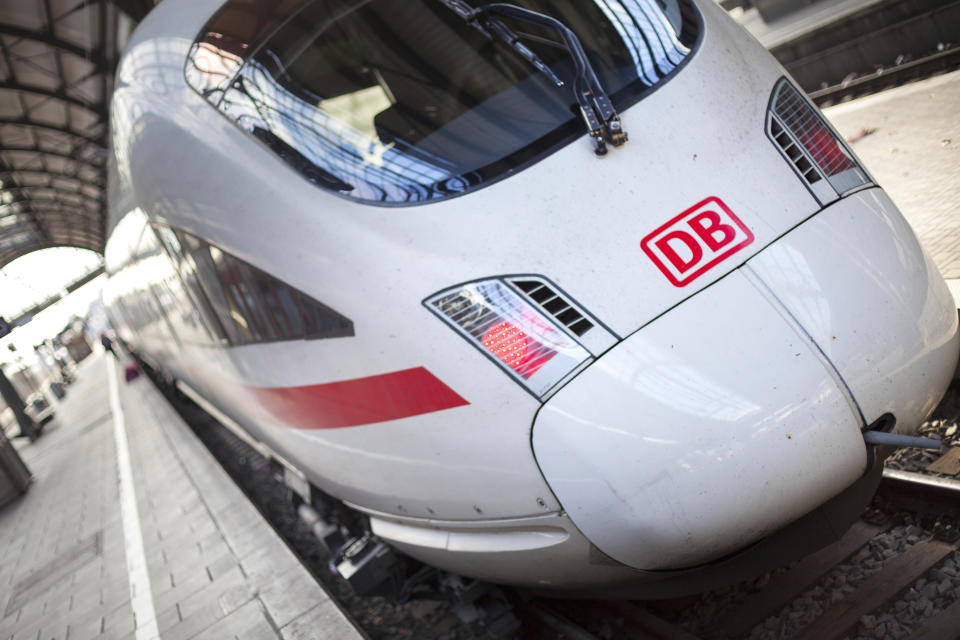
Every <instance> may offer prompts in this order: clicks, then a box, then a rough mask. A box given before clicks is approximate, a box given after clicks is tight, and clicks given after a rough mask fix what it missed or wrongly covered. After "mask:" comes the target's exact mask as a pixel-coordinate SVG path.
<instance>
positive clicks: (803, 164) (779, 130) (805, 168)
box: [770, 120, 820, 184]
mask: <svg viewBox="0 0 960 640" xmlns="http://www.w3.org/2000/svg"><path fill="white" fill-rule="evenodd" d="M770 134H771V135H772V136H773V141H774V142H776V143H777V146H779V147H780V149H781V150H782V151H783V152H784V153H785V154H787V157H788V158H790V162H792V163H793V166H794V167H796V168H797V172H798V173H799V174H800V175H801V176H803V179H804V180H806V181H807V182H808V183H809V184H813V183H814V182H816V181H817V180H820V174H819V173H817V170H816V169H814V168H813V165H812V164H810V161H809V160H807V156H805V155H804V153H803V151H801V149H800V145H798V144H797V143H796V142H794V141H793V138H792V137H790V134H789V133H787V132H786V130H784V128H783V126H782V125H781V124H780V123H779V122H777V121H776V120H771V121H770Z"/></svg>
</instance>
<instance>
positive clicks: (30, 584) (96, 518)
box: [0, 353, 365, 640]
mask: <svg viewBox="0 0 960 640" xmlns="http://www.w3.org/2000/svg"><path fill="white" fill-rule="evenodd" d="M22 440H23V439H18V444H17V448H18V449H19V450H20V455H21V457H22V458H23V459H24V462H26V464H27V466H28V467H29V468H30V470H31V471H32V472H33V475H34V481H33V484H32V486H31V487H30V488H29V490H28V491H27V493H26V494H25V495H24V496H22V497H21V498H19V499H18V500H16V501H15V502H13V503H11V504H9V505H8V506H7V507H5V508H4V509H2V510H0V640H88V639H91V638H110V639H117V640H124V639H126V638H131V639H136V640H154V639H157V638H163V639H164V640H173V639H187V638H211V639H217V640H221V639H224V638H240V639H260V638H263V639H272V638H283V639H285V640H324V639H334V638H335V639H337V640H342V639H350V638H363V637H365V636H364V635H363V634H362V632H360V631H358V630H357V629H356V628H355V627H354V625H353V623H352V622H351V621H350V619H349V618H348V617H347V615H346V614H345V613H344V612H343V611H341V610H340V608H339V607H338V605H337V604H336V603H335V602H334V601H333V600H331V599H330V598H329V596H328V595H327V593H326V592H325V591H324V590H323V589H322V588H321V587H320V586H319V585H318V583H317V582H316V580H315V579H314V578H313V577H312V576H311V575H310V573H309V572H308V571H307V570H306V569H305V568H304V567H303V566H302V565H301V563H300V562H299V561H298V559H297V558H296V556H294V554H293V553H292V552H291V551H290V550H289V549H288V548H287V546H286V545H285V544H284V542H283V541H282V540H281V539H280V538H279V537H278V536H277V534H276V533H275V532H274V531H273V530H272V529H271V528H270V526H269V525H268V524H267V523H266V522H265V521H264V520H263V518H262V517H261V515H260V513H259V512H258V511H257V510H256V509H255V508H254V507H253V506H252V505H251V504H250V502H249V501H248V500H247V498H246V497H245V496H244V495H243V493H242V492H241V491H240V490H239V489H238V488H237V486H236V485H235V484H234V483H233V481H232V480H231V479H230V478H229V476H227V475H226V473H225V472H224V471H223V470H222V469H221V467H220V466H219V464H218V463H217V462H216V460H214V459H213V457H212V456H211V455H210V453H209V452H208V451H207V450H206V449H205V448H204V447H203V445H202V444H201V443H200V441H199V440H197V438H196V436H195V435H194V434H193V432H192V431H190V429H189V428H188V427H187V426H186V424H184V422H183V421H182V420H181V418H180V417H179V415H177V414H176V413H175V412H174V411H173V409H172V408H171V407H170V406H169V404H167V402H166V400H165V398H164V397H163V396H162V395H160V393H159V392H158V391H157V390H156V388H155V387H154V386H153V384H152V383H151V382H150V380H149V379H147V378H146V376H142V375H141V376H140V377H139V378H137V379H135V380H133V381H131V382H129V383H126V382H124V380H123V370H122V366H121V364H120V363H118V362H117V361H116V360H114V359H113V358H111V357H106V356H104V355H102V354H99V353H97V354H94V355H92V356H90V357H88V358H87V359H86V360H85V361H84V362H83V363H82V364H81V366H80V367H79V369H78V372H77V381H76V382H75V383H74V384H73V385H72V386H71V387H70V388H69V390H68V394H67V397H66V398H65V399H64V400H63V401H62V402H61V403H59V405H58V406H57V418H55V420H54V421H53V422H51V423H49V424H48V425H47V427H46V429H45V431H44V435H43V437H41V438H40V439H39V440H37V441H36V442H35V443H33V444H28V443H26V442H22Z"/></svg>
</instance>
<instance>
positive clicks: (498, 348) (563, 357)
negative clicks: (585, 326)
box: [424, 279, 591, 398]
mask: <svg viewBox="0 0 960 640" xmlns="http://www.w3.org/2000/svg"><path fill="white" fill-rule="evenodd" d="M424 304H425V305H426V307H427V308H428V309H430V310H431V311H432V312H434V313H435V314H437V316H439V317H440V318H441V319H442V320H444V321H445V322H446V323H447V324H449V325H450V326H452V327H453V328H454V329H456V330H457V331H458V332H459V333H460V334H461V335H462V336H463V337H464V338H466V339H467V341H469V342H470V343H471V344H473V345H474V346H475V347H477V348H478V349H480V350H481V351H482V352H483V353H484V354H485V355H487V357H489V358H490V359H491V360H493V361H494V362H495V363H497V364H498V365H499V366H500V367H501V368H502V369H503V370H504V371H506V372H507V373H508V374H510V376H511V377H512V378H513V379H514V380H516V381H517V382H519V383H520V384H521V385H523V386H524V387H525V388H526V389H527V390H529V391H530V392H531V393H532V394H533V395H535V396H537V397H538V398H543V397H544V396H545V395H546V394H547V393H548V392H549V391H550V390H551V389H552V388H554V387H555V386H556V385H557V383H559V382H560V381H561V380H563V379H564V378H566V377H567V376H568V375H570V374H571V373H573V372H574V371H575V370H577V369H578V368H579V367H580V366H581V365H582V364H584V363H585V362H587V361H588V360H590V358H591V355H590V353H589V352H588V351H587V350H586V349H585V348H584V347H583V346H582V345H581V344H580V343H579V342H577V341H576V340H575V339H574V338H573V337H572V336H571V335H570V333H568V331H567V330H566V329H564V328H561V327H560V326H559V325H558V324H557V323H555V322H554V321H553V320H552V319H551V318H549V317H547V315H545V314H544V313H543V312H541V311H540V310H539V309H537V308H536V307H535V306H534V305H532V304H530V303H529V302H528V301H527V300H525V299H524V298H523V296H522V295H521V294H520V293H518V291H516V290H515V289H514V288H513V287H512V286H511V285H509V284H508V283H507V282H505V281H503V280H500V279H490V280H481V281H478V282H470V283H467V284H463V285H459V286H457V287H454V288H451V289H447V290H444V291H441V292H439V293H437V294H435V295H433V296H431V297H430V298H427V299H426V300H425V301H424Z"/></svg>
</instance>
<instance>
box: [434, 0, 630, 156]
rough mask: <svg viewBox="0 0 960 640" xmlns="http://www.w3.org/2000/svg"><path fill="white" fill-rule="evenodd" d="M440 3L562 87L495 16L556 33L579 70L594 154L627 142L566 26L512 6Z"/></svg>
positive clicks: (577, 92) (580, 98) (577, 87)
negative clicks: (495, 39) (500, 42)
mask: <svg viewBox="0 0 960 640" xmlns="http://www.w3.org/2000/svg"><path fill="white" fill-rule="evenodd" d="M440 2H442V3H443V4H444V5H446V7H447V8H449V9H450V10H451V11H453V12H454V13H456V14H457V15H458V16H460V17H461V18H462V19H463V20H464V21H466V22H467V24H469V25H471V26H472V27H474V28H475V29H477V30H478V31H480V32H481V33H483V34H484V35H485V36H487V37H488V38H491V39H492V38H494V37H496V38H499V39H500V40H502V41H503V42H504V43H506V45H507V46H509V47H510V48H511V49H513V50H514V51H516V52H517V53H518V54H520V55H521V56H522V57H523V58H524V59H526V60H527V61H528V62H530V64H532V65H533V66H534V67H536V68H537V69H538V70H540V71H542V72H543V73H545V74H547V75H548V76H549V77H550V78H551V79H552V80H553V82H554V83H555V84H556V85H557V86H558V87H562V86H563V81H562V80H560V78H558V77H557V76H556V74H554V73H553V71H551V70H550V67H548V66H547V65H546V64H544V62H543V60H541V59H540V58H539V57H538V56H537V54H535V53H534V52H533V51H531V50H530V49H529V48H527V47H526V46H525V45H524V44H523V43H522V42H520V37H519V36H518V35H517V34H516V33H514V32H513V31H512V30H511V29H510V28H509V27H508V26H507V25H505V24H503V23H502V22H501V21H500V20H497V19H496V18H495V17H493V16H494V15H500V16H503V17H506V18H512V19H514V20H518V21H520V22H527V23H529V24H535V25H539V26H541V27H545V28H547V29H550V30H551V31H553V32H554V33H557V34H558V35H559V36H560V37H561V38H562V39H563V44H564V46H566V48H567V51H569V52H570V57H571V58H573V63H574V65H575V66H576V69H577V77H576V79H575V80H574V82H573V93H574V96H576V98H577V104H579V105H580V113H581V114H582V116H583V120H584V122H585V123H586V125H587V130H588V131H589V132H590V137H591V138H593V143H594V152H595V153H596V154H597V155H598V156H602V155H605V154H606V153H607V143H608V142H609V143H610V144H612V145H613V146H615V147H619V146H620V145H622V144H623V143H624V142H626V141H627V132H626V131H624V130H623V127H622V126H621V123H620V116H618V115H617V112H616V110H614V108H613V104H611V102H610V98H609V97H608V96H607V94H606V92H605V91H604V90H603V87H601V86H600V82H599V80H597V74H596V73H595V72H594V70H593V66H592V65H591V64H590V61H589V60H588V59H587V54H586V52H585V51H584V50H583V45H581V44H580V39H579V38H578V37H577V35H576V34H575V33H574V32H573V31H572V30H571V29H570V28H569V27H568V26H567V25H565V24H563V23H562V22H560V21H559V20H557V19H556V18H551V17H550V16H547V15H544V14H542V13H537V12H536V11H530V10H529V9H524V8H523V7H518V6H516V5H512V4H504V3H494V4H486V5H483V6H481V7H478V8H476V9H474V8H473V7H471V6H470V5H468V4H467V3H466V2H464V1H463V0H440Z"/></svg>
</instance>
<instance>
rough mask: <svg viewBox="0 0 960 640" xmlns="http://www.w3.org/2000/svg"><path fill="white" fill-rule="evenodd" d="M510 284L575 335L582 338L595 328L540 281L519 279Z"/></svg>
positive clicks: (574, 308)
mask: <svg viewBox="0 0 960 640" xmlns="http://www.w3.org/2000/svg"><path fill="white" fill-rule="evenodd" d="M510 282H511V283H512V284H513V285H514V286H516V287H517V288H518V289H520V290H521V291H523V292H524V293H525V294H526V295H527V297H528V298H530V300H532V301H533V302H534V303H536V304H537V306H539V307H540V308H541V309H543V310H544V311H545V312H546V313H548V314H550V315H551V316H553V317H554V318H556V319H557V321H558V322H560V324H562V325H563V326H565V327H566V328H568V329H570V331H572V332H573V333H574V334H575V335H577V336H582V335H583V334H585V333H586V332H587V331H589V330H590V329H592V328H593V323H592V322H590V321H589V320H587V318H585V317H584V315H583V314H582V313H581V312H580V311H579V310H578V309H577V308H576V307H574V306H573V305H571V304H570V303H569V302H567V300H566V299H564V298H563V297H561V296H560V295H559V294H558V293H557V292H556V291H554V290H553V289H551V288H550V287H549V286H547V285H546V284H545V283H543V282H541V281H540V280H528V279H517V280H510Z"/></svg>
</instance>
